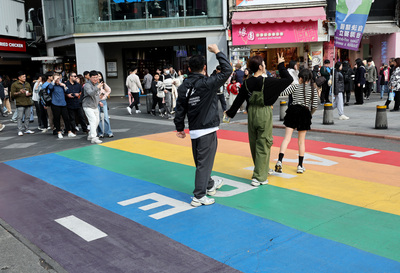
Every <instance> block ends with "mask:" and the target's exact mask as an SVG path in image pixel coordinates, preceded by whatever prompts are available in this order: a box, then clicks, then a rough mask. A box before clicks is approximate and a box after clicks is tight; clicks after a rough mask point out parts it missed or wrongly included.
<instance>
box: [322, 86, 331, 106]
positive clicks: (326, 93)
mask: <svg viewBox="0 0 400 273" xmlns="http://www.w3.org/2000/svg"><path fill="white" fill-rule="evenodd" d="M330 89H331V87H330V86H329V85H328V81H326V82H324V84H323V85H322V91H321V103H325V102H329V90H330Z"/></svg>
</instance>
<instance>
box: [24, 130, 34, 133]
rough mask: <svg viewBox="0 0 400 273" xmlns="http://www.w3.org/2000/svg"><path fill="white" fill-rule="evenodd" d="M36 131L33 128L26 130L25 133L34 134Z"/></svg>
mask: <svg viewBox="0 0 400 273" xmlns="http://www.w3.org/2000/svg"><path fill="white" fill-rule="evenodd" d="M34 133H35V132H34V131H31V130H26V131H25V134H34Z"/></svg>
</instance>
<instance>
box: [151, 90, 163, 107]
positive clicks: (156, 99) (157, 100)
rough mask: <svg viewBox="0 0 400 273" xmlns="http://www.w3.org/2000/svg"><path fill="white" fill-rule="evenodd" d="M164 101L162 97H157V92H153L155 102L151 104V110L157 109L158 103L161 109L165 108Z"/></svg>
mask: <svg viewBox="0 0 400 273" xmlns="http://www.w3.org/2000/svg"><path fill="white" fill-rule="evenodd" d="M162 101H163V99H162V98H159V97H157V93H153V104H152V105H151V111H156V105H157V104H158V109H159V110H161V109H163V108H164V105H163V103H162ZM161 111H162V110H161Z"/></svg>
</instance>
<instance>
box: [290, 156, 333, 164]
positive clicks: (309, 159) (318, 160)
mask: <svg viewBox="0 0 400 273" xmlns="http://www.w3.org/2000/svg"><path fill="white" fill-rule="evenodd" d="M283 161H284V162H297V161H298V159H297V158H296V159H290V158H284V159H283ZM304 163H305V164H310V165H319V166H333V165H336V164H338V163H337V162H335V161H332V160H329V159H325V158H322V157H319V156H316V155H310V154H304Z"/></svg>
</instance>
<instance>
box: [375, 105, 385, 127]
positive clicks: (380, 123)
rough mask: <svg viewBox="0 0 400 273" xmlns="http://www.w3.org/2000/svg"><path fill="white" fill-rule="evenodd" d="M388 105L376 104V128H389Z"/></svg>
mask: <svg viewBox="0 0 400 273" xmlns="http://www.w3.org/2000/svg"><path fill="white" fill-rule="evenodd" d="M387 128H388V124H387V115H386V105H377V106H376V118H375V129H387Z"/></svg>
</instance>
